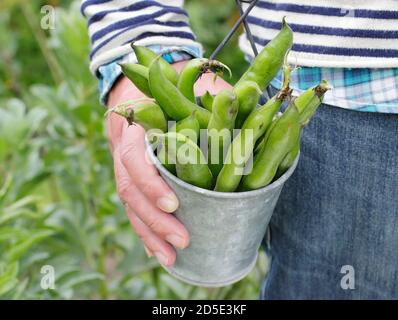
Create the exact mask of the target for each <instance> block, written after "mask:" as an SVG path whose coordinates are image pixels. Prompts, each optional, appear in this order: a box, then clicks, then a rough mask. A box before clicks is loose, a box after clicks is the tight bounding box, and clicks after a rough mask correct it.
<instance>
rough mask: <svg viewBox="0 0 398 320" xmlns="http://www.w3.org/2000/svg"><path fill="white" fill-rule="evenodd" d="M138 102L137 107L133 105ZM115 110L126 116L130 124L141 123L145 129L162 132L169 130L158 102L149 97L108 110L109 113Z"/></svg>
mask: <svg viewBox="0 0 398 320" xmlns="http://www.w3.org/2000/svg"><path fill="white" fill-rule="evenodd" d="M134 104H138V105H137V106H136V107H134V108H133V107H131V106H132V105H134ZM110 112H114V113H116V114H118V115H120V116H122V117H124V118H126V120H127V122H128V123H129V125H132V124H139V125H140V126H142V127H143V128H144V129H145V131H148V130H151V129H158V130H160V131H162V132H166V131H167V120H166V117H165V115H164V113H163V111H162V109H161V108H160V107H159V105H158V104H156V103H155V102H154V101H151V100H149V99H147V100H145V99H140V100H136V101H134V100H133V101H127V102H125V103H122V104H120V105H117V106H116V107H114V108H111V109H109V110H108V111H107V114H108V113H110Z"/></svg>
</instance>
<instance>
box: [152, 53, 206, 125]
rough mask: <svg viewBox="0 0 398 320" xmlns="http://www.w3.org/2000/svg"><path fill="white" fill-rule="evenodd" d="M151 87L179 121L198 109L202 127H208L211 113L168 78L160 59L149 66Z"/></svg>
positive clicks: (169, 113) (160, 101) (155, 95)
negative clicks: (183, 92)
mask: <svg viewBox="0 0 398 320" xmlns="http://www.w3.org/2000/svg"><path fill="white" fill-rule="evenodd" d="M149 87H150V89H151V92H152V95H153V96H154V98H155V99H156V101H157V102H158V103H159V105H160V106H161V107H162V109H163V111H164V112H165V113H166V114H167V115H168V116H169V117H170V118H172V119H174V120H176V121H179V120H182V119H184V118H186V117H188V116H189V115H191V114H192V112H193V111H195V110H196V113H195V115H196V118H197V119H198V121H199V124H200V127H201V128H202V129H206V128H207V125H208V123H209V120H210V116H211V113H210V112H209V111H208V110H206V109H204V108H201V107H199V106H198V105H197V104H195V103H193V102H191V101H190V100H189V99H187V98H186V97H185V96H184V95H183V94H182V93H181V92H180V90H178V88H177V87H176V86H175V85H173V84H172V83H171V82H170V81H169V80H168V79H167V78H166V76H165V75H164V73H163V71H162V69H161V67H160V64H159V61H158V60H156V61H154V62H153V63H152V65H151V66H150V67H149Z"/></svg>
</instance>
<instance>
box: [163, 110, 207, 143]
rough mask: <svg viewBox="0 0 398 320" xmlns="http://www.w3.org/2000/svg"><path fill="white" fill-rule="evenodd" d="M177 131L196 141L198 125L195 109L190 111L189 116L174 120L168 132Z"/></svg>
mask: <svg viewBox="0 0 398 320" xmlns="http://www.w3.org/2000/svg"><path fill="white" fill-rule="evenodd" d="M172 131H174V132H178V133H181V134H183V135H184V136H186V137H187V138H189V139H191V140H192V141H193V142H195V143H198V139H199V134H200V125H199V122H198V119H196V111H194V112H192V113H191V115H190V116H189V117H186V118H185V119H182V120H180V121H178V122H176V123H175V124H174V125H173V126H172V127H171V128H170V129H169V132H172Z"/></svg>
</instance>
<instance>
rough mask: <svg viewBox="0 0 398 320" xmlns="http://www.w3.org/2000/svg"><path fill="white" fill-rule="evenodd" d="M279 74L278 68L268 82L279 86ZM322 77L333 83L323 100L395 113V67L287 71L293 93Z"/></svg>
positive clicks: (397, 95)
mask: <svg viewBox="0 0 398 320" xmlns="http://www.w3.org/2000/svg"><path fill="white" fill-rule="evenodd" d="M282 78H283V77H282V73H281V72H280V73H279V74H278V76H277V77H276V78H275V79H274V80H273V81H272V83H271V84H272V85H273V86H274V87H276V88H278V89H280V87H281V83H282ZM322 79H325V80H328V81H329V83H330V84H331V86H332V87H333V89H332V90H330V91H328V92H327V93H326V95H325V99H324V103H326V104H329V105H332V106H337V107H340V108H344V109H350V110H356V111H367V112H381V113H398V68H392V69H366V68H363V69H362V68H361V69H348V68H317V67H311V68H310V67H301V68H299V69H298V70H296V71H294V72H293V73H292V75H291V87H292V88H293V90H294V92H293V93H294V95H298V94H300V92H302V91H303V90H306V89H308V88H309V87H312V86H314V85H316V84H318V83H319V82H320V81H321V80H322Z"/></svg>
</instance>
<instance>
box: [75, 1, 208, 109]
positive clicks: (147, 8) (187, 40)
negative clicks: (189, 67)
mask: <svg viewBox="0 0 398 320" xmlns="http://www.w3.org/2000/svg"><path fill="white" fill-rule="evenodd" d="M183 5H184V1H183V0H156V1H152V0H83V1H82V4H81V12H82V14H83V15H84V16H85V17H86V18H87V21H88V32H89V36H90V40H91V52H90V61H91V62H90V70H91V71H92V72H93V73H94V74H95V75H96V76H97V77H98V78H99V80H100V83H99V88H100V96H101V97H100V98H101V101H102V102H103V103H104V102H106V97H107V94H108V92H109V90H110V89H111V87H112V85H113V83H114V82H115V81H116V79H117V78H118V77H119V76H120V74H121V70H120V68H119V66H118V65H117V63H120V62H124V61H130V62H136V58H135V55H134V53H133V51H132V49H131V47H130V43H131V42H133V41H134V42H135V43H136V44H138V45H143V46H147V47H150V48H152V49H153V50H155V51H156V52H158V53H159V54H160V53H163V54H165V55H166V58H167V59H168V60H169V62H176V61H179V60H186V59H189V58H191V57H201V56H202V46H201V45H200V44H199V43H198V42H196V41H195V35H194V34H193V32H192V30H191V28H190V26H189V21H188V15H187V13H186V11H185V10H184V9H183ZM170 52H172V53H170Z"/></svg>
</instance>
